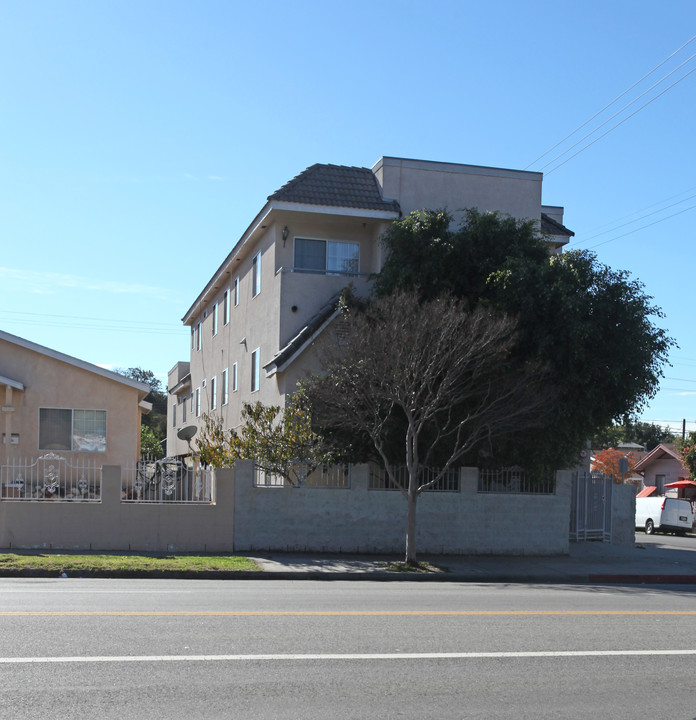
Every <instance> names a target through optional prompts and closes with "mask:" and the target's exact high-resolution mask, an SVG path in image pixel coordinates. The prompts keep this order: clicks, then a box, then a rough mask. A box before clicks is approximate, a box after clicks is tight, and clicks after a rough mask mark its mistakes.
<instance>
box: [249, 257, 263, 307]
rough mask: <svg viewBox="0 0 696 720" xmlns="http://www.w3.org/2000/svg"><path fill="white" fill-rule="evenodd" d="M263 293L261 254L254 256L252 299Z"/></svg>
mask: <svg viewBox="0 0 696 720" xmlns="http://www.w3.org/2000/svg"><path fill="white" fill-rule="evenodd" d="M260 292H261V253H260V252H259V253H256V255H254V262H253V263H252V267H251V297H256V296H257V295H258V294H259V293H260Z"/></svg>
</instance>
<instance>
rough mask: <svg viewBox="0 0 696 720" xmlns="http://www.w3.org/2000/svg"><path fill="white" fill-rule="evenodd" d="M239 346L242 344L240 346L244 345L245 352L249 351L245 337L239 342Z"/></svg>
mask: <svg viewBox="0 0 696 720" xmlns="http://www.w3.org/2000/svg"><path fill="white" fill-rule="evenodd" d="M239 344H240V345H244V349H245V350H248V349H249V348H247V342H246V338H245V337H243V338H242V339H241V340H240V341H239Z"/></svg>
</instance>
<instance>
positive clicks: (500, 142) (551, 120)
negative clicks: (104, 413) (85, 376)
mask: <svg viewBox="0 0 696 720" xmlns="http://www.w3.org/2000/svg"><path fill="white" fill-rule="evenodd" d="M694 35H696V7H694V4H693V1H692V0H688V1H687V0H685V1H683V2H681V1H679V0H676V1H672V2H670V1H668V2H664V3H656V2H641V1H640V0H637V1H636V0H633V1H632V2H606V0H604V2H596V1H595V0H589V1H585V2H568V3H560V2H557V1H556V2H526V3H514V2H511V1H510V2H496V1H495V0H494V1H492V2H487V3H479V2H445V1H438V0H434V1H431V2H428V3H427V4H426V3H425V2H409V1H408V0H405V1H401V2H390V1H388V0H385V1H384V2H377V1H375V0H372V1H371V2H364V1H362V0H352V1H351V2H331V3H328V2H325V1H324V2H305V1H303V0H296V2H293V3H286V2H265V3H255V4H252V3H236V2H231V1H230V2H222V1H213V0H198V1H197V2H195V3H192V2H180V1H178V0H170V1H168V2H160V1H158V0H139V1H138V2H130V1H123V2H94V1H93V0H87V1H84V2H76V1H74V0H60V1H56V2H54V1H47V0H43V1H37V2H31V3H28V2H22V1H20V0H11V1H8V0H0V104H1V106H2V112H1V113H0V248H1V252H0V328H1V329H3V330H6V331H7V332H10V333H13V334H16V335H20V336H21V337H24V338H27V339H29V340H33V341H35V342H38V343H41V344H43V345H47V346H49V347H51V348H54V349H56V350H60V351H62V352H66V353H69V354H71V355H75V356H77V357H80V358H82V359H84V360H88V361H90V362H93V363H97V364H101V365H105V366H109V367H113V366H116V367H131V366H140V367H143V368H146V369H150V370H153V371H154V372H155V373H156V374H158V375H159V376H160V377H162V378H163V379H164V377H165V375H166V372H167V370H168V369H169V368H170V367H171V366H172V365H173V364H174V363H175V362H176V361H177V360H180V359H187V357H188V343H189V333H188V331H187V329H185V328H184V327H183V326H182V325H181V322H180V318H181V317H182V315H183V314H184V312H185V311H186V310H187V308H188V307H189V305H190V303H191V302H192V301H193V300H194V299H195V297H196V296H197V294H198V292H199V291H200V289H201V287H202V286H203V285H204V283H205V282H206V281H207V280H208V278H209V277H210V275H211V274H212V272H213V271H214V270H215V269H216V268H217V266H218V265H219V263H220V262H221V261H222V260H223V259H224V257H225V256H226V255H227V253H228V252H229V250H230V249H231V247H232V246H233V245H234V243H235V242H236V240H237V239H238V238H239V236H240V234H241V233H242V232H243V230H244V229H245V228H246V226H247V225H248V223H249V222H250V221H251V219H252V218H253V217H254V215H255V214H256V213H257V212H258V210H260V208H261V207H262V206H263V204H264V202H265V199H266V196H267V195H269V194H270V193H271V192H273V191H274V190H276V189H277V188H278V187H280V186H281V185H282V184H283V183H284V182H286V181H287V180H289V179H290V178H292V177H293V176H295V175H296V174H297V173H298V172H301V171H302V170H303V169H304V168H306V167H307V166H309V165H311V164H313V163H315V162H331V163H336V164H345V165H359V166H368V167H369V166H371V165H372V164H373V163H374V162H375V161H376V160H377V159H378V158H379V157H380V156H382V155H393V156H401V157H411V158H422V159H427V160H442V161H450V162H460V163H469V164H478V165H491V166H497V167H505V168H515V169H525V168H526V169H531V170H539V169H541V168H542V166H544V165H545V164H546V163H547V162H549V161H552V162H551V164H550V165H549V166H548V167H546V168H545V169H544V173H545V179H544V198H543V201H544V202H545V203H546V204H550V205H563V206H565V209H566V215H565V222H566V225H567V226H568V227H569V228H571V229H572V230H574V231H575V233H576V236H575V238H574V242H573V244H572V246H571V247H580V248H594V249H595V252H596V253H597V255H598V257H599V259H600V261H602V262H604V263H606V264H607V265H609V266H611V267H612V268H615V269H625V270H628V271H630V273H631V274H632V276H633V277H635V278H637V279H639V280H640V281H641V282H643V284H644V285H645V288H646V291H647V293H648V294H650V295H652V296H653V297H654V299H655V303H656V304H657V305H658V306H660V307H661V308H662V309H663V310H664V312H665V315H666V317H665V318H663V319H661V320H658V321H657V322H658V323H659V324H661V326H663V327H665V328H666V329H667V330H668V332H669V334H670V335H671V336H672V337H674V338H675V339H676V340H677V342H678V343H679V349H678V350H674V352H673V353H672V356H671V357H672V365H673V366H672V367H671V368H666V370H665V375H666V379H665V380H663V382H662V385H661V388H660V391H659V393H658V395H657V396H656V398H655V399H654V401H653V402H652V403H651V404H650V406H649V407H648V408H647V409H646V410H645V411H644V412H643V417H644V418H645V419H647V420H650V421H656V422H659V423H660V424H665V423H666V422H669V423H670V424H671V425H673V426H675V427H676V426H677V425H679V426H680V424H681V419H682V418H685V419H686V420H687V421H689V423H693V422H694V421H696V405H695V402H694V399H695V398H696V334H695V333H694V321H693V317H694V312H693V308H692V301H691V298H690V290H691V288H692V286H693V274H694V268H695V263H694V255H693V247H694V244H693V240H694V231H693V227H694V221H695V220H696V209H695V207H696V173H695V172H694V168H696V151H695V142H694V117H696V92H695V91H696V72H693V71H694V70H695V69H696V58H692V57H691V56H692V55H694V54H695V53H696V40H694V41H692V42H691V43H690V44H687V45H686V47H684V48H682V49H681V50H680V51H679V52H677V53H676V54H675V55H673V56H672V57H671V58H670V57H669V56H670V55H672V53H674V52H675V51H676V50H677V49H678V48H680V47H681V46H682V45H684V44H685V43H688V42H689V40H690V39H691V38H692V37H693V36H694ZM668 58H669V59H668ZM665 60H667V61H666V62H665V63H664V64H663V65H662V66H661V67H660V68H658V69H657V70H655V72H654V73H652V74H651V75H650V76H649V77H648V78H646V79H644V80H642V82H640V83H638V85H637V86H636V87H635V88H633V89H631V90H629V91H628V93H627V94H626V95H624V96H623V97H622V98H621V99H620V100H619V101H618V102H617V103H615V104H614V105H612V106H611V107H610V108H609V109H608V110H606V111H605V112H603V113H601V114H600V115H599V116H598V117H597V118H595V119H594V120H591V121H590V122H589V123H588V124H587V125H586V126H585V127H584V128H582V129H581V130H580V131H579V132H578V133H576V134H575V135H573V136H572V138H571V139H570V140H568V141H566V142H565V143H562V144H561V145H559V147H557V148H556V149H555V150H553V151H552V152H550V153H549V154H548V155H546V156H544V157H543V158H542V159H541V160H539V161H536V159H537V158H538V157H539V156H540V155H542V153H544V152H545V151H547V150H549V149H550V148H551V147H552V146H554V145H555V144H556V143H558V142H559V141H561V140H563V139H564V138H565V137H566V136H567V135H569V134H570V133H572V132H573V131H574V130H575V129H576V128H578V127H579V126H581V125H582V124H583V123H584V122H585V121H587V120H589V119H590V118H592V116H593V115H594V114H595V113H597V112H598V111H600V110H602V109H603V108H604V107H605V106H606V105H608V104H609V103H611V101H612V100H614V99H615V98H616V97H617V96H619V95H620V94H621V93H623V92H624V91H625V90H627V89H629V88H631V86H632V85H633V84H634V83H636V82H637V81H639V80H640V79H641V78H642V77H643V76H644V75H646V74H647V73H649V71H651V70H652V69H653V68H655V67H656V66H657V65H658V64H660V63H662V62H663V61H665ZM680 65H681V67H679V66H680ZM689 72H693V74H688V73H689ZM668 73H672V74H671V75H669V76H668V77H666V78H665V79H664V80H663V81H662V82H659V81H660V79H661V78H663V77H664V76H667V75H668ZM682 78H683V79H682ZM654 83H656V86H655V87H654V88H653V89H650V86H651V85H652V84H654ZM673 83H676V84H674V85H673V87H671V88H669V89H668V86H669V85H671V84H673ZM641 93H645V95H643V96H642V97H639V96H640V95H641ZM660 93H663V94H662V95H659V94H660ZM658 95H659V96H658ZM634 100H635V102H634V103H633V104H632V105H630V106H629V107H627V108H626V109H625V110H623V111H621V108H622V107H623V106H624V105H627V104H628V103H631V101H634ZM649 101H650V102H649ZM648 102H649V104H647V105H645V103H648ZM643 105H645V107H642V106H643ZM641 107H642V109H640V108H641ZM636 111H637V112H636ZM633 112H635V114H634V115H633V116H632V117H628V116H629V115H630V114H631V113H633ZM614 113H618V114H617V115H616V117H615V118H614V119H609V118H610V117H611V115H612V114H614ZM607 120H608V122H607V123H606V125H603V126H602V127H601V128H599V129H597V130H596V132H595V133H594V134H593V135H590V136H589V137H588V138H587V139H586V140H581V138H582V137H583V135H585V134H586V133H589V132H591V131H593V130H595V129H596V128H598V126H600V124H601V123H603V122H605V121H607ZM621 121H623V122H621ZM619 122H621V124H620V125H618V127H615V129H611V128H613V127H614V126H615V125H617V123H619ZM607 130H611V132H608V133H607V134H606V135H605V136H604V137H601V138H599V139H598V140H597V141H596V142H594V144H592V145H591V146H589V147H586V148H585V146H586V145H587V144H588V143H589V142H591V141H593V140H595V139H596V138H597V137H598V136H600V135H601V134H602V133H604V132H606V131H607ZM577 141H581V142H580V144H578V145H577V147H575V149H574V150H571V151H570V152H568V153H567V154H565V155H561V156H560V157H559V158H558V160H555V161H554V158H556V157H557V156H559V155H560V154H561V153H563V152H564V151H565V150H566V149H568V148H569V147H570V146H571V145H572V144H573V143H574V142H577ZM583 148H585V149H583ZM578 150H581V152H580V153H579V154H578V155H576V156H575V157H570V156H571V155H572V154H573V153H575V152H577V151H578ZM569 157H570V159H568V158H569ZM566 159H568V161H567V162H565V164H563V165H560V166H559V164H560V163H562V162H563V161H564V160H566ZM557 166H558V167H557ZM670 216H671V217H670ZM616 352H617V353H622V352H631V347H630V345H629V346H617V348H616ZM588 392H591V388H588ZM690 426H691V425H690ZM694 427H696V425H694Z"/></svg>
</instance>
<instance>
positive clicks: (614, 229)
mask: <svg viewBox="0 0 696 720" xmlns="http://www.w3.org/2000/svg"><path fill="white" fill-rule="evenodd" d="M693 198H696V195H690V196H689V197H686V198H684V199H683V200H679V201H678V202H675V203H672V204H671V205H665V207H662V208H659V209H658V210H653V211H652V212H650V213H646V214H645V215H641V216H640V217H637V218H636V219H635V220H629V222H626V223H622V224H621V225H617V226H616V227H613V228H609V229H608V230H603V231H602V232H599V233H596V234H595V235H590V236H589V237H586V238H584V239H582V240H580V241H579V242H578V243H575V244H576V245H582V244H584V243H586V242H590V240H594V239H595V238H598V237H601V236H602V235H606V234H607V233H611V232H616V231H617V230H620V229H621V228H623V227H626V226H627V225H633V223H637V222H640V221H641V220H645V219H646V218H649V217H652V216H653V215H657V213H661V212H664V211H665V210H669V209H670V208H672V207H676V206H677V205H681V204H682V203H683V202H686V201H687V200H692V199H693ZM688 209H689V208H687V210H688ZM670 217H672V216H670ZM664 219H665V220H666V219H667V218H664ZM658 222H659V221H658ZM638 229H639V230H640V229H641V228H638Z"/></svg>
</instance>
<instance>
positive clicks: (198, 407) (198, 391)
mask: <svg viewBox="0 0 696 720" xmlns="http://www.w3.org/2000/svg"><path fill="white" fill-rule="evenodd" d="M200 416H201V389H200V388H199V387H197V388H196V417H200Z"/></svg>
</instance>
